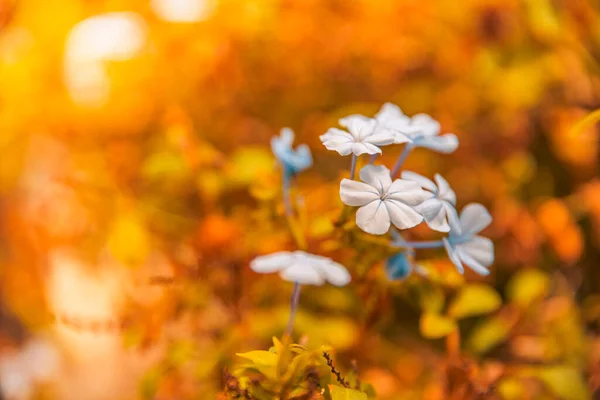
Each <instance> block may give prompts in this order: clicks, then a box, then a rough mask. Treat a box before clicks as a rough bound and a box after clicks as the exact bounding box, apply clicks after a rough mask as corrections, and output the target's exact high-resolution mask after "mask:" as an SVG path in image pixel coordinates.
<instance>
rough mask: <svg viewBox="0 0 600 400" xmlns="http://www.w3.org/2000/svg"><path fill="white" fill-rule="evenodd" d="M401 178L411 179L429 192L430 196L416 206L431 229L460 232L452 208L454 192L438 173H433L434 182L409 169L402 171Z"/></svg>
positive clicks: (458, 223) (456, 215) (456, 216)
mask: <svg viewBox="0 0 600 400" xmlns="http://www.w3.org/2000/svg"><path fill="white" fill-rule="evenodd" d="M402 179H406V180H409V181H413V182H415V183H417V184H418V185H419V186H421V187H422V188H423V189H425V190H426V191H428V192H430V193H431V198H429V199H427V200H425V201H424V202H423V204H421V205H420V206H419V208H418V210H419V211H420V212H421V214H423V217H424V218H425V222H426V223H427V225H429V227H430V228H431V229H433V230H436V231H438V232H449V231H450V228H452V231H453V232H454V233H456V234H460V231H461V227H460V222H459V220H458V213H457V212H456V209H455V208H454V207H455V206H456V194H455V193H454V191H453V190H452V188H451V187H450V185H449V184H448V182H447V181H446V180H445V179H444V178H443V177H442V176H441V175H440V174H435V183H434V182H433V181H431V180H430V179H428V178H426V177H424V176H422V175H419V174H417V173H415V172H411V171H403V172H402ZM436 183H437V185H436Z"/></svg>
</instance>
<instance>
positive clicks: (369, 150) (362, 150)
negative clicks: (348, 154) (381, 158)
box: [352, 142, 382, 156]
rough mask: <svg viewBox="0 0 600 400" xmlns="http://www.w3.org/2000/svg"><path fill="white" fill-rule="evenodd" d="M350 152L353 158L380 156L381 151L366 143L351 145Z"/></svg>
mask: <svg viewBox="0 0 600 400" xmlns="http://www.w3.org/2000/svg"><path fill="white" fill-rule="evenodd" d="M352 152H353V153H354V155H355V156H360V155H361V154H370V155H373V154H382V151H381V149H380V148H379V147H377V146H375V145H374V144H371V143H368V142H360V143H353V144H352Z"/></svg>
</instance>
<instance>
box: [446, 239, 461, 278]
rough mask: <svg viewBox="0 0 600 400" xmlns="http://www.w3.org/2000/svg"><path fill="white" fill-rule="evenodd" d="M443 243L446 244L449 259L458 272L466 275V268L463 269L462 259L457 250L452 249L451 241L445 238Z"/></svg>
mask: <svg viewBox="0 0 600 400" xmlns="http://www.w3.org/2000/svg"><path fill="white" fill-rule="evenodd" d="M442 242H443V243H444V248H445V249H446V252H447V253H448V257H449V258H450V261H452V264H454V266H455V267H456V269H457V270H458V272H460V273H461V274H464V273H465V267H463V265H462V262H461V261H460V257H459V255H458V252H457V251H456V249H455V248H454V247H452V245H451V244H450V241H449V240H448V239H447V238H443V239H442Z"/></svg>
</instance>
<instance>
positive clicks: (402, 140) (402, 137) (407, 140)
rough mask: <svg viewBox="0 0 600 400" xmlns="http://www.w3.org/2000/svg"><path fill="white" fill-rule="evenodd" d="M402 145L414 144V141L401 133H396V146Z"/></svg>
mask: <svg viewBox="0 0 600 400" xmlns="http://www.w3.org/2000/svg"><path fill="white" fill-rule="evenodd" d="M402 143H412V139H411V138H410V137H409V136H408V135H406V134H404V133H401V132H396V137H395V138H394V144H402Z"/></svg>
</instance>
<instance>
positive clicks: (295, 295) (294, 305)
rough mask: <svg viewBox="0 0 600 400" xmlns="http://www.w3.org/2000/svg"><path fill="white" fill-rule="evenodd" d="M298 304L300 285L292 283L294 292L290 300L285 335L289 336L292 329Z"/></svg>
mask: <svg viewBox="0 0 600 400" xmlns="http://www.w3.org/2000/svg"><path fill="white" fill-rule="evenodd" d="M299 302H300V284H299V283H298V282H294V290H293V291H292V298H291V300H290V318H289V319H288V323H287V327H286V328H285V335H286V336H291V335H292V329H294V320H295V319H296V310H298V303H299Z"/></svg>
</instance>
